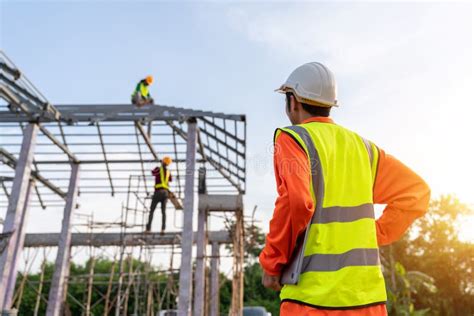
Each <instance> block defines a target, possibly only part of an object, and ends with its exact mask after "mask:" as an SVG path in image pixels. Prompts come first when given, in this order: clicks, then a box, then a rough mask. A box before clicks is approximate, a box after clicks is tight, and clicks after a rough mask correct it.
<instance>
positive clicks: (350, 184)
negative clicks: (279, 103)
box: [275, 122, 387, 308]
mask: <svg viewBox="0 0 474 316" xmlns="http://www.w3.org/2000/svg"><path fill="white" fill-rule="evenodd" d="M281 132H285V133H287V134H289V135H290V136H292V137H293V138H294V139H295V141H297V143H298V144H299V145H300V146H301V147H302V148H303V149H304V151H305V152H306V155H307V157H308V161H309V166H310V170H311V179H310V189H311V191H312V192H311V195H312V197H313V200H314V202H315V203H314V205H315V211H314V214H313V218H312V220H311V224H310V225H309V226H308V229H307V231H306V244H305V247H304V250H303V251H304V259H303V264H302V267H301V274H300V279H299V282H298V284H296V285H285V286H284V287H283V289H282V291H281V294H280V296H281V299H282V300H285V299H286V300H294V301H300V302H302V303H305V304H309V305H313V306H316V307H323V308H324V307H327V308H351V307H356V306H365V305H371V304H376V303H383V302H385V301H386V299H387V298H386V291H385V283H384V279H383V275H382V271H381V267H380V259H379V251H378V245H377V236H376V229H375V219H374V209H373V197H372V188H373V183H374V180H375V171H376V168H377V162H378V151H377V148H376V147H375V145H373V144H372V143H370V142H368V141H366V140H364V139H363V138H361V137H360V136H358V135H357V134H355V133H353V132H351V131H349V130H347V129H345V128H343V127H340V126H338V125H335V124H329V123H320V122H311V123H307V124H302V125H296V126H290V127H287V128H282V129H280V130H277V132H276V134H275V138H276V137H278V135H279V133H281Z"/></svg>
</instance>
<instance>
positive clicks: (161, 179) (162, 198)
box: [145, 156, 173, 234]
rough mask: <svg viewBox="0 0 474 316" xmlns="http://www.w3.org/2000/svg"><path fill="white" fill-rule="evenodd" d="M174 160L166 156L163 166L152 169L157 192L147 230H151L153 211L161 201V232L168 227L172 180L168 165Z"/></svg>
mask: <svg viewBox="0 0 474 316" xmlns="http://www.w3.org/2000/svg"><path fill="white" fill-rule="evenodd" d="M172 162H173V161H172V159H171V158H170V157H168V156H166V157H164V158H163V159H162V161H161V166H160V167H156V168H155V169H153V170H152V171H151V173H152V174H153V176H154V177H155V193H154V194H153V197H152V199H151V205H150V214H149V216H148V223H147V224H146V230H145V232H150V230H151V223H152V222H153V213H154V212H155V209H156V206H157V205H158V203H161V233H162V234H163V233H164V231H165V229H166V202H168V195H169V182H171V180H172V177H171V173H170V171H169V170H168V167H169V165H170V164H171V163H172Z"/></svg>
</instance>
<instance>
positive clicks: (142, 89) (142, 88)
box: [132, 81, 150, 98]
mask: <svg viewBox="0 0 474 316" xmlns="http://www.w3.org/2000/svg"><path fill="white" fill-rule="evenodd" d="M148 88H149V87H148V86H147V85H146V84H145V83H143V82H142V81H140V82H139V83H138V84H137V87H136V88H135V91H133V93H132V97H133V96H135V95H136V94H137V93H140V95H141V96H142V97H143V98H147V97H148V95H149V94H150V91H149V89H148Z"/></svg>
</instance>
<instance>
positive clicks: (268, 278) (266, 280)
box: [262, 271, 282, 291]
mask: <svg viewBox="0 0 474 316" xmlns="http://www.w3.org/2000/svg"><path fill="white" fill-rule="evenodd" d="M262 284H263V286H264V287H266V288H267V289H272V290H274V291H280V290H281V288H282V286H281V284H280V276H279V275H268V274H266V273H265V271H263V276H262Z"/></svg>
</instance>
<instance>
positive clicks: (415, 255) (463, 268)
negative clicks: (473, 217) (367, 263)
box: [384, 196, 474, 316]
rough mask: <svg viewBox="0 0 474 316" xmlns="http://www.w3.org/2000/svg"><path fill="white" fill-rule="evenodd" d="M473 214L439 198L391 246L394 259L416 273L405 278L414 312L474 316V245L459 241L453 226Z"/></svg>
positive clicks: (454, 202) (456, 201)
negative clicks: (415, 310) (426, 310)
mask: <svg viewBox="0 0 474 316" xmlns="http://www.w3.org/2000/svg"><path fill="white" fill-rule="evenodd" d="M473 212H474V211H473V210H472V209H471V208H469V207H468V206H467V205H465V204H462V203H460V202H459V200H457V199H456V198H454V197H452V196H442V197H440V198H439V199H436V200H433V201H432V202H431V204H430V207H429V211H428V213H427V214H426V215H425V216H423V217H422V218H420V219H419V220H417V221H416V222H415V224H414V225H413V227H412V228H411V230H410V233H409V234H406V235H405V236H404V238H403V239H402V240H400V241H399V242H397V243H395V244H394V245H393V253H394V257H395V259H396V260H397V261H399V262H400V263H401V264H402V265H403V266H404V267H405V269H406V270H408V271H417V272H409V273H408V275H407V276H406V278H407V280H408V282H409V283H410V287H411V290H410V291H411V296H410V299H411V301H412V304H413V306H414V309H419V310H425V309H429V313H428V314H429V315H435V316H436V315H443V316H444V315H447V316H450V315H472V314H474V277H473V275H474V244H472V243H467V242H463V241H460V240H459V238H458V231H457V230H456V225H455V223H456V222H457V221H458V220H459V219H460V216H464V215H470V214H473ZM461 218H462V217H461ZM386 253H387V252H386V249H384V254H385V255H386ZM387 283H390V281H389V282H387ZM397 303H398V302H397ZM396 305H397V304H396Z"/></svg>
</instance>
